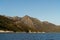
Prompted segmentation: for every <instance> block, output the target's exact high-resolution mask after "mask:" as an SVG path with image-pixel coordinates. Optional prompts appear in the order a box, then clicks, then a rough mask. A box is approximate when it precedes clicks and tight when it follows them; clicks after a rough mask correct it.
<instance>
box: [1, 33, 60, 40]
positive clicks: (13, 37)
mask: <svg viewBox="0 0 60 40" xmlns="http://www.w3.org/2000/svg"><path fill="white" fill-rule="evenodd" d="M0 40H60V33H0Z"/></svg>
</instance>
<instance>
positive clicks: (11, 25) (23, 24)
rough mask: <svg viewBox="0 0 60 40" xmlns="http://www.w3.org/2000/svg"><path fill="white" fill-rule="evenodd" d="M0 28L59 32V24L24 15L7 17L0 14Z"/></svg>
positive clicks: (15, 30)
mask: <svg viewBox="0 0 60 40" xmlns="http://www.w3.org/2000/svg"><path fill="white" fill-rule="evenodd" d="M0 30H9V31H14V32H29V30H31V31H32V32H60V26H58V25H55V24H53V23H50V22H47V21H43V22H42V21H40V20H38V19H36V18H33V17H30V16H28V15H25V16H24V17H18V16H15V17H9V16H3V15H0Z"/></svg>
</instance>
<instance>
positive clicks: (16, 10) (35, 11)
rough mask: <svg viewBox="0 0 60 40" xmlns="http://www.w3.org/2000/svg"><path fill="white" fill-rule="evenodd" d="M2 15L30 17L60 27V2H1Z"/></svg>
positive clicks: (30, 0) (50, 0)
mask: <svg viewBox="0 0 60 40" xmlns="http://www.w3.org/2000/svg"><path fill="white" fill-rule="evenodd" d="M0 15H6V16H19V17H22V16H25V15H29V16H31V17H34V18H37V19H39V20H41V21H48V22H51V23H53V24H56V25H60V0H0Z"/></svg>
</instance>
